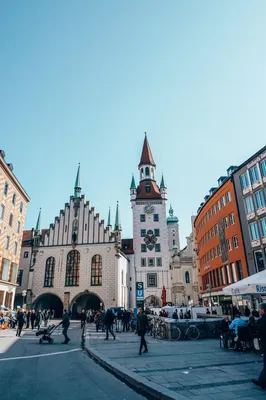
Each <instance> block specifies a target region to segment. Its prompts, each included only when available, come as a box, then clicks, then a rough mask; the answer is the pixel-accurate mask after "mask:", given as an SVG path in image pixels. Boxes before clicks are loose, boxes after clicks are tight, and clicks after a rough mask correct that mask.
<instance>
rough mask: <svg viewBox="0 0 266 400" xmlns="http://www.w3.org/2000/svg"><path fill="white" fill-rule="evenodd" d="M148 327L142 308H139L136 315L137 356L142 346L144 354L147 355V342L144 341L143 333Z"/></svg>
mask: <svg viewBox="0 0 266 400" xmlns="http://www.w3.org/2000/svg"><path fill="white" fill-rule="evenodd" d="M148 327H149V324H148V317H147V315H146V314H145V313H144V310H143V308H140V311H139V313H138V319H137V332H138V335H139V336H140V348H139V355H141V351H142V347H143V346H144V349H145V350H144V353H148V346H147V342H146V340H145V333H146V332H147V330H148Z"/></svg>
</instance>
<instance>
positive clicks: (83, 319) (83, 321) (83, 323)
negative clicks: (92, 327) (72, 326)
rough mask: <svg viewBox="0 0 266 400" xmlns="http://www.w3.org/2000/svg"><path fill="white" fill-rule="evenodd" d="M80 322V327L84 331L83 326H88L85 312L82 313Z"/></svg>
mask: <svg viewBox="0 0 266 400" xmlns="http://www.w3.org/2000/svg"><path fill="white" fill-rule="evenodd" d="M80 322H81V325H80V327H81V329H82V328H83V326H84V325H85V324H86V312H85V310H82V311H81V316H80Z"/></svg>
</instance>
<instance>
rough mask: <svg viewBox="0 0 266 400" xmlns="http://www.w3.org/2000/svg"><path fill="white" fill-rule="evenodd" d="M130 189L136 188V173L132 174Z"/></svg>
mask: <svg viewBox="0 0 266 400" xmlns="http://www.w3.org/2000/svg"><path fill="white" fill-rule="evenodd" d="M130 189H136V183H135V178H134V174H132V179H131V185H130Z"/></svg>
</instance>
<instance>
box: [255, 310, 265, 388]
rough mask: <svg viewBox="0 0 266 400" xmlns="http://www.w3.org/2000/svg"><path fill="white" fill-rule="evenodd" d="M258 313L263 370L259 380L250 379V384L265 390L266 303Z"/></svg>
mask: <svg viewBox="0 0 266 400" xmlns="http://www.w3.org/2000/svg"><path fill="white" fill-rule="evenodd" d="M259 311H260V314H261V318H260V340H261V344H262V349H263V369H262V371H261V373H260V376H259V379H252V382H253V383H254V384H255V385H256V386H260V387H261V388H262V389H265V388H266V303H261V304H260V305H259Z"/></svg>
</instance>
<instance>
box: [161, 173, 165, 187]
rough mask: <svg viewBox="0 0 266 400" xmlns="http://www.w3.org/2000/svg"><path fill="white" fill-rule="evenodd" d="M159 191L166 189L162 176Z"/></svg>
mask: <svg viewBox="0 0 266 400" xmlns="http://www.w3.org/2000/svg"><path fill="white" fill-rule="evenodd" d="M160 189H166V186H165V184H164V178H163V174H162V179H161V184H160Z"/></svg>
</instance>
